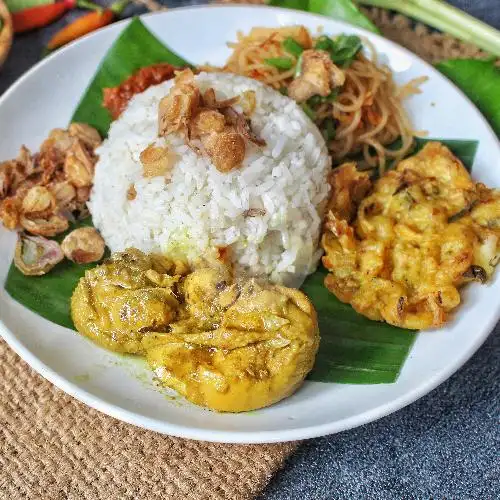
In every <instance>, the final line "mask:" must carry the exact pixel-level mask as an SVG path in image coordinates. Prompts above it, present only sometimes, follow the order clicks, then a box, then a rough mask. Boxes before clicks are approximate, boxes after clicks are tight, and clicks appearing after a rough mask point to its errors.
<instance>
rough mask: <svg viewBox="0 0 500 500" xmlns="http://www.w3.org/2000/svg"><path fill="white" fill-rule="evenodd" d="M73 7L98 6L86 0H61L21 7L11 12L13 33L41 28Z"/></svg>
mask: <svg viewBox="0 0 500 500" xmlns="http://www.w3.org/2000/svg"><path fill="white" fill-rule="evenodd" d="M75 7H82V8H84V9H85V8H92V9H95V8H99V6H97V5H95V4H92V3H91V2H87V1H86V0H62V1H61V2H56V3H51V4H48V5H37V6H36V7H30V8H29V9H23V10H20V11H18V12H14V14H12V25H13V26H14V33H24V32H25V31H31V30H34V29H36V28H43V27H44V26H47V25H48V24H50V23H52V22H54V21H55V20H56V19H59V18H60V17H61V16H62V15H63V14H64V13H65V12H67V11H68V10H71V9H74V8H75Z"/></svg>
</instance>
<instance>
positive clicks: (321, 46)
mask: <svg viewBox="0 0 500 500" xmlns="http://www.w3.org/2000/svg"><path fill="white" fill-rule="evenodd" d="M314 48H315V49H316V50H326V51H327V52H330V51H331V50H332V49H333V48H334V43H333V40H332V39H331V38H330V37H329V36H326V35H321V36H320V37H319V38H318V39H317V40H316V44H315V45H314Z"/></svg>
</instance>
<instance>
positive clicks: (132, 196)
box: [127, 184, 137, 201]
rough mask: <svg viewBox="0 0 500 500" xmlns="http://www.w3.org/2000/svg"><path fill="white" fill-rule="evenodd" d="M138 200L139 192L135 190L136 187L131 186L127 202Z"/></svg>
mask: <svg viewBox="0 0 500 500" xmlns="http://www.w3.org/2000/svg"><path fill="white" fill-rule="evenodd" d="M136 198H137V191H136V190H135V186H134V185H133V184H130V186H129V187H128V190H127V200H129V201H133V200H135V199H136Z"/></svg>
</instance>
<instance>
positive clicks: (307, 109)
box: [300, 102, 316, 121]
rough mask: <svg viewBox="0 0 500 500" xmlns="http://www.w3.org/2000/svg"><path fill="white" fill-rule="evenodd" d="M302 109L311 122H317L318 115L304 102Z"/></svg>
mask: <svg viewBox="0 0 500 500" xmlns="http://www.w3.org/2000/svg"><path fill="white" fill-rule="evenodd" d="M300 107H301V108H302V110H303V111H304V113H305V114H306V115H307V116H308V117H309V118H310V119H311V120H313V121H314V120H316V113H315V112H314V111H313V110H312V109H311V107H310V106H309V105H308V104H307V102H303V103H302V104H301V105H300Z"/></svg>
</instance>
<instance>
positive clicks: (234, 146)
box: [141, 69, 266, 176]
mask: <svg viewBox="0 0 500 500" xmlns="http://www.w3.org/2000/svg"><path fill="white" fill-rule="evenodd" d="M241 97H242V98H241V107H242V109H243V113H239V112H237V111H236V110H235V109H234V108H233V107H232V106H233V105H234V104H236V103H238V102H239V101H240V96H234V97H231V98H229V99H224V100H221V101H218V100H217V97H216V95H215V90H214V89H213V88H208V89H207V90H206V91H205V92H204V93H203V95H202V96H200V91H199V89H198V88H197V87H196V86H195V82H194V75H193V73H192V71H191V70H189V69H188V70H184V71H182V72H180V73H178V74H177V76H176V78H175V83H174V85H173V87H172V88H171V90H170V92H169V94H168V95H167V96H166V97H164V98H163V99H162V100H161V101H160V105H159V110H158V135H159V136H160V137H161V136H166V135H168V134H170V133H173V132H179V133H181V134H183V135H184V138H185V140H186V144H187V145H188V146H189V147H190V148H191V149H192V150H194V151H195V152H196V153H198V154H201V153H202V152H204V153H205V154H206V155H207V156H208V157H209V158H210V159H211V161H212V163H213V164H214V166H215V168H217V170H219V171H220V172H224V173H227V172H230V171H231V170H235V169H238V168H240V167H241V164H242V163H243V160H244V158H245V152H246V144H245V139H246V140H247V141H250V142H252V143H254V144H256V145H258V146H265V144H266V143H265V141H264V140H262V139H260V138H259V137H258V136H257V135H256V134H255V133H254V132H253V131H252V129H251V125H250V121H249V120H248V119H247V116H250V115H251V114H252V113H253V111H254V110H255V106H256V99H255V92H254V91H246V92H244V93H243V95H242V96H241ZM197 140H199V142H201V145H202V146H203V150H200V146H199V143H198V142H196V141H197ZM150 147H151V146H150ZM146 151H147V150H146ZM144 153H145V151H143V154H144ZM143 154H141V162H142V164H143V166H145V161H144V158H143ZM157 154H158V157H159V156H160V154H159V153H157ZM153 161H157V160H156V156H155V158H154V160H153ZM145 175H146V176H148V175H147V174H146V173H145ZM155 175H159V174H155Z"/></svg>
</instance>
